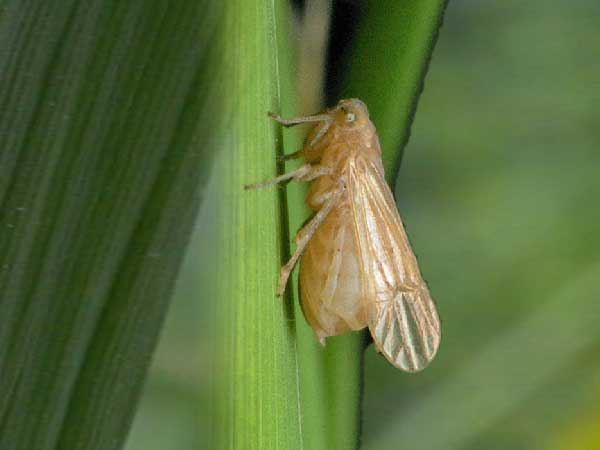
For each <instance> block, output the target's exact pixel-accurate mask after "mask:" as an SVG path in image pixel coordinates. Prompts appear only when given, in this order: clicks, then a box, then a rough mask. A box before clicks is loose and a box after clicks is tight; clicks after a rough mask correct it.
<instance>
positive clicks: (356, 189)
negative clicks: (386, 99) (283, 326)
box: [246, 99, 441, 372]
mask: <svg viewBox="0 0 600 450" xmlns="http://www.w3.org/2000/svg"><path fill="white" fill-rule="evenodd" d="M272 117H273V118H274V119H275V120H277V121H278V122H280V123H281V124H283V125H285V126H291V125H296V124H299V123H305V122H316V123H317V125H316V126H315V127H314V129H313V130H312V131H311V132H310V134H309V135H308V136H307V138H306V141H305V145H304V147H303V148H302V149H301V150H299V151H298V152H296V153H293V154H291V155H287V156H286V157H284V158H285V159H290V158H299V157H302V158H304V159H305V161H306V164H304V165H302V166H300V167H299V168H298V169H296V170H294V171H292V172H289V173H286V174H284V175H281V176H279V177H277V178H275V179H273V180H269V181H266V182H263V183H257V184H253V185H248V186H246V188H259V187H264V186H268V185H271V184H275V183H280V182H283V181H286V180H290V179H296V180H300V181H313V182H312V185H311V187H310V190H309V192H308V194H307V196H306V203H307V204H308V206H309V207H310V208H311V209H313V210H314V211H315V215H314V216H313V218H312V219H311V220H310V221H309V222H308V223H307V224H306V225H305V226H304V227H303V228H302V229H300V231H299V232H298V234H297V235H296V250H295V252H294V254H293V255H292V257H291V258H290V260H289V261H288V262H287V264H285V265H284V266H283V267H282V268H281V273H280V278H279V294H280V295H281V294H282V293H283V292H284V290H285V286H286V284H287V281H288V278H289V275H290V273H291V271H292V270H293V268H294V266H295V264H296V262H297V261H298V259H299V258H300V256H302V261H301V264H300V301H301V304H302V310H303V311H304V315H305V317H306V319H307V321H308V322H309V323H310V325H311V326H312V328H313V329H314V331H315V333H316V334H317V337H318V339H319V341H320V342H321V343H323V344H324V343H325V338H327V337H328V336H335V335H337V334H340V333H343V332H344V331H346V330H349V329H351V330H360V329H362V328H364V327H369V330H370V332H371V335H372V336H373V341H374V343H375V347H376V349H377V351H379V352H381V353H383V354H384V355H385V357H386V358H387V359H388V360H389V361H390V362H391V363H392V364H393V365H394V366H396V367H398V368H400V369H402V370H405V371H409V372H414V371H418V370H421V369H423V368H425V366H427V364H428V363H429V362H430V361H431V360H432V359H433V357H434V356H435V353H436V351H437V348H438V345H439V342H440V337H441V331H440V321H439V318H438V315H437V312H436V309H435V305H434V303H433V301H432V299H431V295H430V294H429V290H428V288H427V285H426V284H425V282H424V281H423V278H422V276H421V272H420V271H419V267H418V264H417V260H416V258H415V255H414V253H413V252H412V250H411V247H410V244H409V242H408V238H407V236H406V232H405V230H404V226H403V225H402V221H401V220H400V216H399V214H398V210H397V208H396V204H395V202H394V198H393V196H392V193H391V191H390V189H389V187H388V185H387V183H386V182H385V178H384V172H383V164H382V162H381V148H380V145H379V139H378V137H377V132H376V131H375V127H374V125H373V123H372V122H371V121H370V120H369V113H368V110H367V107H366V105H365V104H364V103H363V102H361V101H360V100H358V99H348V100H341V101H340V102H339V103H338V104H337V105H336V106H335V107H333V108H330V109H328V110H326V111H325V112H323V113H321V114H318V115H315V116H308V117H298V118H292V119H283V118H281V117H279V116H276V115H272Z"/></svg>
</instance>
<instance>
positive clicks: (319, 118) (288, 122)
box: [269, 112, 331, 127]
mask: <svg viewBox="0 0 600 450" xmlns="http://www.w3.org/2000/svg"><path fill="white" fill-rule="evenodd" d="M269 117H271V118H272V119H273V120H275V121H276V122H279V123H280V124H281V125H283V126H284V127H291V126H294V125H298V124H299V123H307V122H328V121H331V117H330V116H329V114H315V115H314V116H302V117H290V118H289V119H285V118H283V117H281V116H280V115H279V114H276V113H273V112H270V113H269Z"/></svg>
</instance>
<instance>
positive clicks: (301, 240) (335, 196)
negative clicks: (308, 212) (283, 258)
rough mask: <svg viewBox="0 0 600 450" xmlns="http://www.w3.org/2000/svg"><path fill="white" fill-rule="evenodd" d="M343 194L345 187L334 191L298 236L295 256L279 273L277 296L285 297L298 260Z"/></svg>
mask: <svg viewBox="0 0 600 450" xmlns="http://www.w3.org/2000/svg"><path fill="white" fill-rule="evenodd" d="M343 192H344V188H343V187H341V188H338V189H336V190H335V191H332V192H331V195H330V196H329V198H328V200H327V201H326V202H325V204H324V205H323V207H322V208H321V209H319V211H318V212H317V213H316V214H315V216H314V217H313V218H312V219H311V220H310V221H309V222H308V223H307V224H306V225H304V226H303V227H302V228H301V229H300V230H299V231H298V233H297V234H296V238H295V241H296V250H295V251H294V254H293V255H292V257H291V258H290V259H289V261H288V262H287V263H286V264H285V265H284V266H283V267H282V268H281V270H280V272H279V287H278V289H277V295H279V296H281V295H283V292H284V291H285V286H286V285H287V281H288V278H289V277H290V274H291V273H292V270H294V266H295V265H296V262H298V259H299V258H300V256H301V255H302V252H303V251H304V249H305V248H306V245H307V244H308V242H309V241H310V239H311V238H312V237H313V235H314V234H315V232H316V231H317V228H319V225H321V224H322V223H323V221H324V220H325V218H326V217H327V215H328V214H329V213H330V212H331V210H332V209H333V207H334V206H335V205H336V204H337V202H338V201H339V199H340V197H341V195H342V193H343Z"/></svg>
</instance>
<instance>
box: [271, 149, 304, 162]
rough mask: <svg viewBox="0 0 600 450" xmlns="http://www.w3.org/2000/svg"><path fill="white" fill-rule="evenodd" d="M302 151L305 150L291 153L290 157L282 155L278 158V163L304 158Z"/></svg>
mask: <svg viewBox="0 0 600 450" xmlns="http://www.w3.org/2000/svg"><path fill="white" fill-rule="evenodd" d="M302 150H304V149H303V148H301V149H300V150H297V151H295V152H294V153H290V154H288V155H281V156H278V157H277V161H287V160H289V159H297V158H302Z"/></svg>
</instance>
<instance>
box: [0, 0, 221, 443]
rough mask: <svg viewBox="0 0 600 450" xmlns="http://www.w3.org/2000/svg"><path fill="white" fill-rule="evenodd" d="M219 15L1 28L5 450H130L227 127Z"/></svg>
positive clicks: (0, 308) (6, 11) (208, 6)
mask: <svg viewBox="0 0 600 450" xmlns="http://www.w3.org/2000/svg"><path fill="white" fill-rule="evenodd" d="M220 10H221V7H220V6H215V5H214V4H212V3H211V2H195V1H184V2H179V3H177V4H176V5H175V4H173V5H168V4H166V3H165V2H160V1H150V2H148V1H139V0H138V1H132V2H126V3H122V2H117V1H108V2H106V1H102V2H101V1H92V2H77V1H68V0H65V1H61V2H58V3H57V2H50V3H48V2H43V1H31V2H27V5H25V4H23V2H17V1H8V2H5V3H4V4H3V7H2V14H1V15H0V49H1V50H2V51H0V64H1V66H2V68H3V69H2V70H3V73H2V78H1V79H0V101H1V102H2V113H1V114H2V115H1V116H0V136H2V146H1V148H2V150H1V152H0V201H1V202H2V206H1V210H0V214H1V216H0V229H2V233H1V234H0V248H2V252H0V292H1V295H2V297H1V301H0V321H1V324H0V364H1V366H0V383H1V385H0V392H1V393H2V395H1V397H0V417H1V418H2V419H1V422H0V447H2V448H10V449H11V450H18V449H24V450H30V449H40V450H44V449H54V448H60V449H78V450H81V449H102V450H107V449H113V448H119V447H120V446H121V445H122V443H123V441H124V438H125V436H126V433H127V431H128V428H129V423H130V421H131V417H132V414H133V411H134V408H135V405H136V401H137V398H138V396H139V393H140V389H141V386H142V383H143V380H144V376H145V372H146V369H147V367H148V364H149V361H150V357H151V354H152V351H153V349H154V347H155V344H156V340H157V336H158V332H159V330H160V326H161V324H162V321H163V318H164V315H165V311H166V308H167V304H168V299H169V295H170V292H171V289H172V285H173V281H174V278H175V275H176V273H177V269H178V266H179V263H180V261H181V258H182V254H183V250H184V247H185V245H186V243H187V240H188V235H189V232H190V229H191V225H192V222H193V219H194V216H195V212H196V209H197V205H198V201H199V198H200V196H199V195H198V194H199V188H200V187H201V186H202V185H203V184H204V183H205V181H206V180H207V174H208V171H207V168H208V167H209V166H210V164H209V163H210V156H211V154H212V146H213V144H214V130H216V129H218V125H219V124H218V122H217V121H218V118H220V117H221V107H222V104H221V101H220V98H219V96H218V95H217V93H218V92H219V86H220V84H221V80H222V77H220V68H221V66H220V65H219V64H218V61H219V59H218V58H219V57H220V55H219V52H220V48H219V39H213V37H214V33H215V31H216V29H217V28H216V25H217V23H218V20H219V17H220V14H221V11H220Z"/></svg>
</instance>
